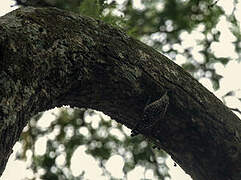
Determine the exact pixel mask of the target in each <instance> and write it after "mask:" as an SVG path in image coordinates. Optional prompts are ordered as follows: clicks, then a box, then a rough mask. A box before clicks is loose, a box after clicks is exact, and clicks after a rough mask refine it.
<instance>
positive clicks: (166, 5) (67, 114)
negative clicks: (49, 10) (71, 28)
mask: <svg viewBox="0 0 241 180" xmlns="http://www.w3.org/2000/svg"><path fill="white" fill-rule="evenodd" d="M46 1H47V0H46ZM48 1H51V0H48ZM217 2H218V1H214V0H142V1H141V0H140V1H139V0H138V3H137V1H134V0H121V1H114V0H54V3H55V6H57V7H58V8H61V9H65V10H69V11H74V12H76V13H79V14H82V15H87V16H91V17H93V18H98V19H100V20H103V21H105V22H107V23H109V24H111V25H113V26H116V27H117V28H121V29H123V30H124V31H126V32H127V33H128V34H129V35H130V36H132V37H134V38H136V39H139V40H141V41H143V42H145V43H146V44H148V45H150V46H152V47H153V48H155V49H156V50H158V51H160V52H162V53H163V54H165V55H167V56H168V57H170V58H171V59H172V60H173V61H175V62H176V63H177V64H179V65H180V66H182V67H183V68H184V69H185V70H186V71H188V72H189V73H190V74H192V75H193V76H194V77H195V78H196V79H200V78H202V77H206V78H209V79H210V80H211V82H212V85H213V89H214V90H218V89H219V87H220V86H219V81H220V79H221V78H222V76H221V75H220V74H218V73H217V72H216V70H215V68H214V65H215V64H222V65H226V64H227V63H228V62H229V61H231V59H230V58H227V57H218V56H216V55H215V53H214V52H213V51H212V50H211V45H212V43H214V42H219V38H220V30H219V29H218V28H217V27H216V25H217V23H218V22H219V20H220V19H221V18H225V19H226V20H227V21H228V22H229V23H230V24H231V26H230V30H231V32H232V34H233V36H234V37H235V40H234V41H233V45H234V47H235V51H236V53H237V57H238V58H237V60H240V49H241V45H240V42H241V41H240V40H241V33H240V24H239V22H238V21H237V19H236V16H235V14H234V11H233V12H232V13H230V14H228V15H227V14H225V12H224V10H223V9H222V7H221V6H219V5H217ZM230 3H233V4H234V6H235V4H236V3H237V0H234V1H230ZM196 32H199V33H200V34H202V36H201V37H200V38H198V39H194V41H195V40H196V42H195V43H196V44H195V47H198V49H195V48H194V45H192V44H191V45H190V46H188V45H185V44H183V34H186V35H189V34H192V33H196ZM195 53H196V54H198V56H196V55H195ZM227 53H228V52H227ZM182 59H185V61H182ZM232 94H233V93H232V92H228V93H227V94H226V95H227V96H229V95H232ZM41 116H42V114H39V115H37V116H35V117H34V118H32V120H31V121H30V123H29V124H28V126H27V127H26V128H25V130H24V132H23V134H22V137H21V140H20V141H21V143H22V145H23V146H22V151H21V152H19V154H18V158H19V159H27V156H26V154H27V152H29V151H31V152H32V155H31V162H30V165H29V167H31V169H32V170H33V172H34V174H35V176H34V177H33V178H32V179H35V178H36V177H37V174H38V176H39V177H41V179H51V180H54V179H83V178H84V176H85V173H84V171H83V172H82V173H81V174H80V175H78V176H74V175H73V174H72V172H71V169H70V166H71V158H72V156H73V153H74V151H75V150H76V149H77V148H78V147H79V146H81V145H84V146H85V147H86V152H87V153H88V154H90V155H91V156H93V157H94V158H95V159H96V160H97V161H98V164H99V167H101V168H102V170H103V175H105V176H107V177H109V179H115V178H114V177H112V175H111V173H110V172H108V170H107V169H106V168H105V163H106V162H107V160H108V159H109V158H110V157H111V156H112V155H113V154H118V155H120V156H122V157H123V159H124V165H123V173H124V177H125V178H126V176H127V174H128V172H129V171H131V170H133V169H134V168H135V167H136V166H137V165H141V166H144V167H145V168H146V169H152V170H153V172H154V175H155V176H156V177H157V178H158V179H164V178H165V177H168V176H169V174H168V168H167V166H166V164H165V159H166V157H167V156H166V154H165V152H163V151H162V150H154V149H153V148H152V147H151V145H150V143H149V142H147V141H146V140H145V139H143V137H140V136H137V137H135V138H130V136H129V135H130V133H129V134H128V133H127V132H125V131H124V128H125V127H123V126H121V125H119V124H116V123H114V121H113V120H110V119H109V120H108V118H107V120H106V119H105V118H104V115H103V114H101V113H96V111H93V110H85V109H64V110H61V111H60V112H59V113H58V115H56V119H55V120H54V121H53V122H52V123H51V124H50V125H49V127H48V128H41V127H39V126H37V124H38V120H39V119H40V118H41ZM94 116H95V117H96V116H98V118H99V121H98V122H99V124H98V126H96V127H93V126H92V123H91V122H89V121H88V122H87V121H86V117H92V118H93V117H94ZM92 121H96V120H95V119H94V118H93V120H92ZM113 123H114V125H113ZM83 128H84V129H85V132H86V133H83V132H82V130H83ZM113 129H117V130H118V134H119V135H118V136H117V135H113V134H112V133H111V132H112V130H113ZM50 134H54V135H53V137H52V138H47V143H46V147H47V148H46V151H45V153H44V154H42V155H37V154H36V153H35V149H34V148H35V143H36V142H37V140H38V139H39V138H40V137H44V136H46V137H49V135H50ZM119 136H122V137H123V138H119ZM60 147H61V148H60ZM61 154H62V155H63V154H64V165H58V163H56V159H57V158H58V157H59V156H60V155H61ZM80 163H81V162H80ZM40 170H42V171H41V172H42V173H39V172H40ZM39 174H41V175H39ZM143 179H145V174H143Z"/></svg>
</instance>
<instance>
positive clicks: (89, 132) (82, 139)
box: [18, 108, 168, 180]
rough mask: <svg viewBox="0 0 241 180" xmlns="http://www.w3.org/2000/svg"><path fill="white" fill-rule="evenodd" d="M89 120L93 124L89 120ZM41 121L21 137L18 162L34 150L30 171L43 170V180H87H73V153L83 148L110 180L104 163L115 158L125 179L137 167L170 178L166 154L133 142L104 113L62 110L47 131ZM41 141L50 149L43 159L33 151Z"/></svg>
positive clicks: (34, 121) (139, 141) (34, 122)
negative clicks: (119, 158) (120, 160)
mask: <svg viewBox="0 0 241 180" xmlns="http://www.w3.org/2000/svg"><path fill="white" fill-rule="evenodd" d="M89 117H91V118H92V121H89V120H88V118H89ZM39 118H40V115H38V116H36V117H34V118H32V120H31V121H30V123H29V124H28V128H27V130H25V131H24V132H23V133H22V136H21V140H20V141H21V142H22V144H23V152H24V153H20V154H19V155H18V158H19V159H26V158H27V157H26V152H27V151H28V150H31V151H32V153H33V154H32V163H31V165H30V167H31V169H32V170H33V171H34V174H36V175H37V174H38V171H39V170H40V169H42V170H44V172H45V173H44V174H43V175H41V178H42V179H46V180H47V179H51V180H54V179H76V178H80V179H81V178H84V177H85V173H84V172H82V173H81V174H80V175H79V176H78V177H74V176H73V175H72V173H71V170H70V166H71V158H72V156H73V153H74V152H75V150H76V149H77V148H78V147H79V146H81V145H84V146H85V147H86V153H88V154H90V155H91V156H93V157H94V158H95V159H96V160H97V161H98V164H99V166H100V167H102V169H103V175H105V176H107V177H110V178H113V177H112V176H111V172H108V170H107V169H106V168H105V163H106V162H107V160H108V159H109V158H110V157H111V156H112V155H114V154H118V155H120V156H122V157H123V159H124V166H123V173H124V174H125V176H126V175H127V173H128V172H129V171H131V170H133V169H134V168H135V166H137V165H142V166H144V167H146V169H152V170H153V172H154V174H155V175H156V176H157V175H158V177H159V179H162V178H164V177H165V176H168V173H167V167H166V165H165V158H166V154H165V153H164V152H163V151H162V150H153V148H152V147H151V146H150V145H149V143H148V142H147V141H145V140H143V138H141V137H136V138H131V137H130V136H129V134H127V133H126V132H125V131H124V130H123V126H122V125H120V124H117V123H115V122H114V121H113V120H110V119H109V118H104V115H103V114H101V113H97V112H96V111H92V110H87V111H86V110H85V109H64V108H63V109H62V110H61V111H60V113H59V115H56V119H55V120H54V121H52V123H51V124H50V126H49V127H47V128H41V127H40V126H38V119H39ZM117 133H118V134H119V136H118V135H117ZM40 137H46V138H47V144H46V146H47V149H46V152H45V153H44V154H42V155H38V154H36V153H35V149H34V147H35V146H34V142H37V139H39V138H40ZM120 137H121V138H120ZM60 156H64V157H65V161H64V164H63V165H59V164H58V163H56V162H57V158H58V157H60ZM160 157H161V158H160ZM80 163H81V162H80Z"/></svg>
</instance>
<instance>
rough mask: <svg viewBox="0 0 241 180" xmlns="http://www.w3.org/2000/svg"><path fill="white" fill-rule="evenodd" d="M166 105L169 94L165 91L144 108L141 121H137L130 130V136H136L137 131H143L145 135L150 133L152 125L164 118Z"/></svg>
mask: <svg viewBox="0 0 241 180" xmlns="http://www.w3.org/2000/svg"><path fill="white" fill-rule="evenodd" d="M168 105H169V96H168V94H167V91H166V92H165V93H164V95H163V96H162V97H161V98H160V99H158V100H156V101H154V102H152V103H151V104H148V105H147V106H146V107H145V108H144V114H143V118H142V120H141V122H140V123H138V124H137V125H136V127H135V128H134V129H133V130H132V131H131V136H136V135H138V134H139V133H144V134H147V135H148V134H149V133H151V131H152V130H153V127H155V126H156V125H157V123H158V121H160V120H161V119H163V118H164V116H165V114H166V111H167V107H168Z"/></svg>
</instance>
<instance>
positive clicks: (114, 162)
mask: <svg viewBox="0 0 241 180" xmlns="http://www.w3.org/2000/svg"><path fill="white" fill-rule="evenodd" d="M138 2H140V0H138ZM239 2H240V1H239ZM13 4H14V1H12V0H1V2H0V16H2V15H4V14H6V13H7V12H9V11H11V10H13V9H15V8H16V7H13V8H10V6H11V5H13ZM218 5H222V7H223V8H224V10H225V12H226V14H230V13H231V12H232V11H233V3H232V0H228V1H226V0H219V1H218ZM235 14H236V16H237V18H238V19H241V3H239V4H238V5H237V6H236V12H235ZM200 28H202V27H200ZM217 28H218V29H219V30H221V35H220V41H221V42H220V43H212V46H211V47H212V50H213V52H214V53H215V55H216V56H217V57H229V58H232V59H234V60H233V61H230V62H229V63H228V64H227V65H226V66H225V67H224V66H223V65H222V64H220V63H217V64H215V68H216V69H217V72H218V73H219V74H220V75H222V76H223V77H224V78H223V79H221V81H220V87H221V88H220V89H219V90H218V91H216V92H214V94H215V95H216V96H217V97H219V98H220V99H221V97H222V96H223V95H224V94H225V93H227V92H228V91H230V90H239V91H237V93H236V96H237V98H241V91H240V89H241V83H240V82H239V80H238V79H239V78H238V77H241V64H240V63H239V62H237V61H235V58H237V55H236V54H235V51H234V47H233V45H232V41H234V39H235V37H234V36H233V35H232V33H231V32H230V30H229V28H230V24H229V23H227V22H226V20H225V18H224V17H222V18H220V21H219V23H218V25H217ZM202 36H203V35H202V34H201V33H200V32H199V31H198V30H197V31H195V32H192V34H188V33H186V32H185V33H183V34H182V38H183V40H184V41H183V42H182V46H176V48H177V49H179V50H180V48H185V47H187V46H190V45H191V46H193V47H194V51H195V52H197V53H195V54H194V57H196V59H200V60H202V57H200V55H199V53H198V48H199V47H198V46H196V44H193V40H194V39H198V38H202ZM177 59H178V61H176V62H178V63H179V64H182V63H183V62H184V61H185V58H184V57H182V56H177ZM200 82H201V83H202V84H203V85H204V86H205V87H207V88H208V89H209V90H210V91H212V92H213V89H212V84H211V82H210V80H209V79H207V78H202V79H201V80H200ZM237 98H235V97H228V98H226V99H225V102H226V103H227V105H228V106H230V107H237V108H240V109H241V103H240V101H239V100H237ZM46 116H47V117H45V118H48V122H50V119H53V117H52V116H51V113H50V112H47V113H46ZM45 122H46V121H45ZM45 126H46V127H48V126H47V125H45ZM83 131H84V130H83ZM45 142H46V139H44V138H42V139H40V140H39V142H37V143H36V144H39V151H38V152H39V153H41V152H42V153H44V152H45V146H44V144H45ZM20 146H21V145H20V144H19V143H16V145H15V146H14V151H15V150H17V149H19V147H20ZM74 157H76V158H74ZM74 157H73V159H72V162H73V165H72V167H71V168H72V171H73V174H78V173H80V172H81V170H83V169H86V174H87V176H88V178H89V179H90V180H92V179H93V180H95V179H96V177H97V176H98V179H100V180H107V178H106V177H103V176H101V171H100V170H99V169H98V165H97V164H96V161H95V160H94V159H93V157H91V156H89V155H87V154H86V153H85V147H84V146H80V147H79V148H78V149H77V150H76V152H75V153H74ZM63 159H64V157H63V156H62V157H59V159H58V161H59V163H60V164H61V163H63ZM79 162H81V164H84V167H81V166H80V163H79ZM83 162H84V163H83ZM123 163H124V162H123V159H122V157H121V156H119V155H115V156H113V157H111V159H110V160H109V161H108V162H107V168H108V169H109V170H110V171H111V170H113V169H114V170H115V171H116V170H118V169H121V168H120V167H122V166H123ZM166 163H167V165H168V166H169V168H170V171H169V172H170V174H171V177H172V180H191V178H190V176H188V175H186V174H185V173H184V172H183V171H182V169H181V168H179V167H174V166H173V163H174V162H173V161H172V160H171V158H168V159H167V162H166ZM93 167H96V168H93ZM26 168H27V164H26V163H25V162H21V161H16V160H15V157H14V153H13V154H12V155H11V156H10V158H9V162H8V164H7V167H6V170H5V172H4V173H3V176H2V177H1V178H0V180H10V179H14V180H21V179H23V178H24V177H25V176H26V175H27V176H29V177H31V176H32V174H31V172H30V171H28V170H26ZM93 169H95V170H96V171H95V174H93ZM143 171H144V169H143V168H142V167H136V168H135V170H134V171H133V172H131V173H130V174H129V175H128V177H129V178H130V179H132V180H138V179H140V177H138V174H143ZM13 172H14V173H13ZM112 173H113V172H112ZM91 174H92V175H91ZM112 175H114V176H116V177H122V176H123V174H122V172H121V171H116V172H115V173H113V174H112ZM147 176H149V177H150V178H151V177H152V174H151V172H150V173H149V175H148V173H147Z"/></svg>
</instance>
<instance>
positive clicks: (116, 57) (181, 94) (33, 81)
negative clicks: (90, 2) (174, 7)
mask: <svg viewBox="0 0 241 180" xmlns="http://www.w3.org/2000/svg"><path fill="white" fill-rule="evenodd" d="M0 34H1V36H0V84H1V85H0V86H1V89H0V124H1V126H0V152H1V153H0V169H1V171H0V172H2V171H3V170H4V168H5V164H6V162H7V159H8V156H9V154H10V152H11V148H12V146H13V145H14V143H15V142H16V141H17V140H18V138H19V136H20V134H21V131H22V129H23V127H24V126H25V125H26V123H27V122H28V120H29V119H30V118H31V117H32V116H33V115H34V114H36V113H38V112H40V111H44V110H47V109H50V108H53V107H56V106H57V107H60V106H62V105H70V106H72V107H88V108H93V109H96V110H100V111H103V112H104V113H106V114H108V115H110V116H111V117H112V118H113V119H115V120H116V121H118V122H119V123H122V124H125V125H126V126H127V127H129V128H134V127H135V125H136V124H137V123H138V122H139V120H140V119H141V114H142V111H143V109H144V106H145V102H146V101H147V99H148V97H150V96H151V97H152V99H153V100H156V99H157V98H159V97H160V95H161V94H163V92H164V91H166V90H170V89H171V90H172V94H171V96H170V105H169V107H168V109H167V113H166V116H165V118H164V119H163V120H161V121H160V122H159V123H158V126H157V127H155V128H154V129H153V131H152V132H153V133H152V134H151V135H149V138H151V139H154V140H155V142H158V143H159V146H160V147H162V148H163V149H164V150H165V151H167V152H168V153H169V154H170V155H171V156H172V158H173V159H174V160H175V161H176V162H178V163H179V165H180V166H181V167H182V168H183V169H184V170H185V171H186V172H187V173H189V174H190V175H191V176H192V178H193V179H194V180H196V179H198V180H227V179H231V180H240V179H241V174H240V172H241V169H240V168H241V167H240V164H241V138H240V132H241V121H240V120H239V118H238V117H237V116H236V115H235V114H233V113H232V112H231V111H230V110H229V109H228V108H227V107H226V106H224V105H223V104H222V102H221V101H220V100H218V99H217V98H216V97H215V96H214V95H213V94H212V93H210V92H209V91H208V90H207V89H206V88H204V87H203V86H202V85H201V84H200V83H198V81H196V80H195V79H194V78H193V77H191V76H190V75H189V74H188V73H187V72H185V71H184V70H183V69H182V68H181V67H179V66H178V65H176V64H175V63H173V62H172V61H171V60H169V59H168V58H167V57H165V56H164V55H162V54H160V53H158V52H157V51H155V50H153V49H152V48H150V47H148V46H146V45H144V44H143V43H141V42H139V41H137V40H134V39H132V38H130V37H128V36H127V35H126V34H125V33H123V32H122V31H121V30H119V29H116V28H113V27H112V26H110V25H107V24H105V23H103V22H101V21H98V20H94V19H92V18H88V17H83V16H78V15H75V14H72V13H69V12H66V11H62V10H59V9H56V8H33V7H28V8H21V9H18V10H16V11H13V12H11V13H9V14H8V15H6V16H4V17H1V19H0ZM150 123H151V122H150Z"/></svg>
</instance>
